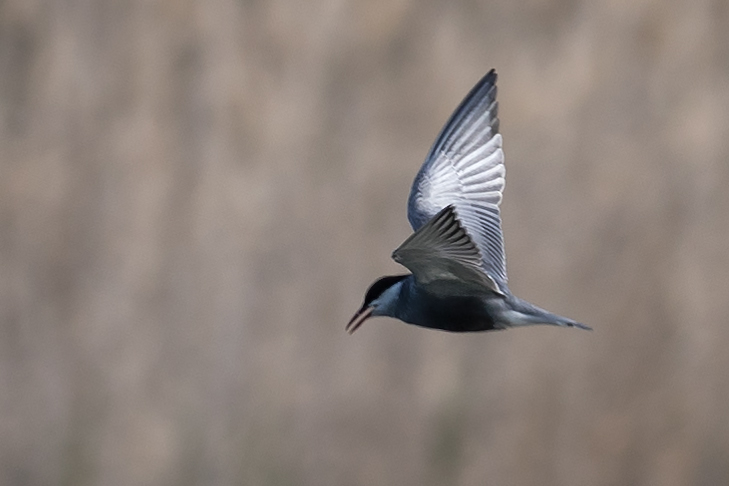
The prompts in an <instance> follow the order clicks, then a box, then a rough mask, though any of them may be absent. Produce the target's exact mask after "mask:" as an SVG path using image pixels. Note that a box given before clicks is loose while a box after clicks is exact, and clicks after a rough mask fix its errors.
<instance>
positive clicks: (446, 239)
mask: <svg viewBox="0 0 729 486" xmlns="http://www.w3.org/2000/svg"><path fill="white" fill-rule="evenodd" d="M392 258H393V259H394V260H395V261H396V262H398V263H401V264H402V265H404V266H406V267H407V268H408V269H409V270H410V271H411V272H413V276H414V277H415V280H416V281H417V282H418V284H419V285H421V286H423V287H425V288H428V289H429V290H431V291H432V292H433V293H440V294H469V293H473V292H479V291H482V290H483V289H484V287H486V288H488V289H490V290H492V291H494V292H499V289H498V287H497V286H496V283H495V282H494V281H493V280H492V279H491V278H490V277H489V276H488V275H487V274H485V273H484V272H483V270H482V268H481V267H482V259H481V252H480V251H479V249H478V248H477V247H476V245H475V244H474V242H473V240H471V238H470V237H469V236H468V233H466V230H465V229H464V228H463V226H462V225H461V223H460V222H459V220H458V218H457V217H456V210H455V208H454V207H453V206H446V207H445V208H444V209H443V210H442V211H440V212H439V213H438V214H436V215H435V216H434V217H433V218H431V219H430V221H428V222H427V223H426V224H425V225H423V226H422V227H421V228H420V229H418V231H416V232H415V233H413V234H412V235H410V237H409V238H408V239H407V240H405V241H404V242H403V244H402V245H400V247H399V248H398V249H397V250H395V251H394V252H393V254H392Z"/></svg>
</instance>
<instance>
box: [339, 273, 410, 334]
mask: <svg viewBox="0 0 729 486" xmlns="http://www.w3.org/2000/svg"><path fill="white" fill-rule="evenodd" d="M406 277H408V275H390V276H387V277H382V278H380V279H378V280H377V281H375V283H373V284H372V285H370V288H369V289H367V293H366V294H365V299H364V304H362V307H360V309H359V310H358V311H357V312H356V313H355V314H354V317H352V319H351V320H350V321H349V323H348V324H347V327H346V328H345V329H346V330H347V332H348V333H350V334H352V333H353V332H354V331H356V330H357V328H358V327H359V326H361V325H362V323H363V322H364V321H366V320H367V319H369V318H370V317H374V316H389V315H392V312H393V310H394V306H395V303H396V302H397V299H398V296H399V294H400V286H401V285H402V281H403V280H404V279H405V278H406Z"/></svg>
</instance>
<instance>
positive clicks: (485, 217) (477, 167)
mask: <svg viewBox="0 0 729 486" xmlns="http://www.w3.org/2000/svg"><path fill="white" fill-rule="evenodd" d="M498 132H499V118H498V102H497V101H496V71H494V70H493V69H492V70H491V71H489V73H488V74H487V75H486V76H484V77H483V78H482V79H481V81H479V82H478V84H476V86H474V87H473V89H472V90H471V92H470V93H468V95H467V96H466V98H465V99H464V100H463V101H462V102H461V104H460V105H459V106H458V108H457V109H456V111H455V112H454V113H453V115H451V118H450V119H449V120H448V123H446V125H445V126H444V127H443V130H442V131H441V133H440V135H438V138H437V139H436V141H435V143H434V144H433V147H432V148H431V149H430V152H429V153H428V156H427V157H426V159H425V163H424V164H423V166H422V167H421V168H420V171H419V172H418V175H417V176H416V178H415V181H414V182H413V187H412V189H411V191H410V198H409V199H408V219H409V220H410V224H411V225H412V227H413V229H414V230H415V231H416V232H417V231H418V230H419V229H420V228H421V227H423V225H425V224H426V223H428V221H430V220H431V219H432V218H433V217H434V216H435V215H437V214H438V213H439V212H440V211H441V210H442V209H443V208H445V207H447V206H453V207H454V208H455V213H456V214H457V216H458V220H460V223H461V224H462V225H463V228H464V229H465V231H466V233H467V234H468V236H469V237H470V238H471V240H472V241H473V243H474V244H475V246H476V248H477V249H478V250H479V252H480V255H481V264H480V268H481V269H482V271H484V272H486V274H487V275H488V276H489V277H490V278H491V279H492V280H493V281H495V282H496V285H497V287H498V290H499V291H501V292H504V291H506V289H507V286H506V282H507V278H506V257H505V255H504V238H503V235H502V233H501V215H500V212H499V204H500V203H501V197H502V192H503V190H504V184H505V169H504V152H503V150H502V149H501V143H502V140H501V135H500V134H499V133H498Z"/></svg>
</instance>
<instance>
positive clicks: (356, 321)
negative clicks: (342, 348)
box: [344, 307, 375, 334]
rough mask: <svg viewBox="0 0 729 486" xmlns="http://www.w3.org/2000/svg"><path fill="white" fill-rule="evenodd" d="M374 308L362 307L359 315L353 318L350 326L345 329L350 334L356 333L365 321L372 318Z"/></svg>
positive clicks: (358, 312)
mask: <svg viewBox="0 0 729 486" xmlns="http://www.w3.org/2000/svg"><path fill="white" fill-rule="evenodd" d="M374 310H375V308H374V307H362V308H361V309H360V310H358V311H357V313H356V314H355V315H354V317H352V319H351V320H350V321H349V324H347V326H346V327H345V328H344V329H345V330H346V331H347V332H348V333H349V334H352V333H353V332H354V331H356V330H357V328H358V327H359V326H361V325H362V323H363V322H364V321H366V320H367V318H368V317H371V316H372V311H374Z"/></svg>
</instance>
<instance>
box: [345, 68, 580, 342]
mask: <svg viewBox="0 0 729 486" xmlns="http://www.w3.org/2000/svg"><path fill="white" fill-rule="evenodd" d="M496 77H497V76H496V71H495V70H493V69H492V70H491V71H489V72H488V73H487V74H486V75H485V76H484V77H483V78H482V79H481V80H480V81H479V82H478V83H477V84H476V86H474V87H473V89H471V91H470V92H469V93H468V95H466V97H465V98H464V100H463V101H462V102H461V104H460V105H459V106H458V108H456V111H455V112H454V113H453V114H452V115H451V117H450V119H449V120H448V122H447V123H446V124H445V126H444V127H443V129H442V130H441V132H440V134H439V135H438V137H437V138H436V141H435V143H434V144H433V146H432V147H431V149H430V152H428V155H427V157H426V158H425V162H424V163H423V166H422V167H421V168H420V171H419V172H418V174H417V176H416V177H415V181H414V182H413V186H412V189H411V191H410V197H409V198H408V220H409V221H410V225H411V226H412V227H413V231H414V233H413V234H412V235H411V236H410V237H409V238H408V239H406V240H405V241H404V242H403V243H402V245H400V247H399V248H398V249H396V250H395V251H394V252H393V254H392V258H393V259H394V260H395V261H396V262H398V263H400V264H401V265H403V266H404V267H406V268H407V269H408V270H410V272H412V273H410V274H406V275H391V276H386V277H382V278H380V279H378V280H377V281H376V282H375V283H373V284H372V285H371V286H370V288H369V289H368V290H367V293H366V295H365V298H364V304H362V307H360V309H359V310H358V311H357V313H356V314H355V315H354V317H352V319H351V320H350V321H349V323H348V324H347V326H346V330H347V331H348V332H349V333H350V334H351V333H353V332H354V331H356V330H357V328H359V327H360V326H361V325H362V323H363V322H364V321H366V320H367V319H368V318H370V317H374V316H388V317H394V318H396V319H399V320H401V321H404V322H406V323H408V324H414V325H417V326H422V327H426V328H431V329H441V330H444V331H451V332H475V331H490V330H497V329H507V328H510V327H518V326H529V325H535V324H547V325H553V326H564V327H575V328H579V329H586V330H590V328H589V327H587V326H585V325H584V324H580V323H579V322H576V321H574V320H572V319H569V318H567V317H562V316H558V315H556V314H552V313H551V312H548V311H546V310H544V309H540V308H539V307H537V306H535V305H533V304H530V303H529V302H527V301H525V300H522V299H520V298H518V297H516V296H515V295H512V293H511V292H510V291H509V287H508V286H507V278H506V257H505V254H504V237H503V234H502V232H501V214H500V211H499V205H500V204H501V199H502V193H503V191H504V184H505V169H504V152H503V150H502V137H501V134H500V133H499V118H498V108H499V104H498V102H497V101H496Z"/></svg>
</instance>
